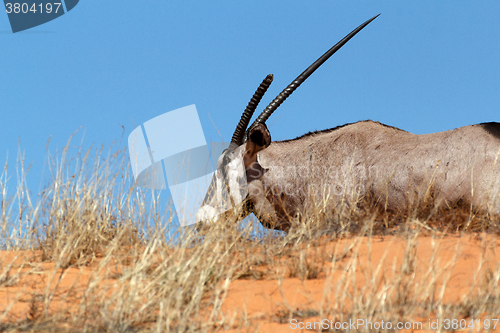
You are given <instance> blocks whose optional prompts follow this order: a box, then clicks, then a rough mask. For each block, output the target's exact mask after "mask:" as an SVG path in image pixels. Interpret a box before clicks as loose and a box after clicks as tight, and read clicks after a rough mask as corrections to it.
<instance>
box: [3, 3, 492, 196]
mask: <svg viewBox="0 0 500 333" xmlns="http://www.w3.org/2000/svg"><path fill="white" fill-rule="evenodd" d="M378 13H381V14H382V15H381V16H380V17H379V18H377V19H376V20H375V21H374V22H372V23H371V24H370V25H369V26H368V27H366V28H365V29H364V30H363V31H361V32H360V33H359V34H358V35H357V36H355V37H354V38H353V39H352V40H351V41H350V42H348V43H347V44H346V45H345V46H344V47H343V48H342V49H341V50H340V51H339V52H337V53H336V54H335V55H334V56H333V57H332V58H331V59H330V60H328V61H327V62H326V63H325V64H324V65H323V66H322V67H321V68H320V69H319V70H318V71H317V72H315V73H314V74H313V75H312V76H311V77H310V78H309V79H308V80H307V81H306V82H305V83H304V84H303V85H302V86H301V87H300V88H299V89H298V90H297V91H296V92H295V93H294V94H293V95H292V96H291V97H290V98H289V99H288V100H287V101H286V102H285V103H284V104H283V105H282V106H281V107H280V108H279V109H278V111H276V113H275V114H274V115H273V116H272V117H271V118H270V119H269V121H268V126H269V129H270V131H271V134H272V138H273V140H280V139H290V138H293V137H296V136H299V135H301V134H303V133H305V132H308V131H312V130H321V129H325V128H330V127H334V126H337V125H341V124H344V123H347V122H355V121H358V120H364V119H373V120H378V121H381V122H383V123H386V124H388V125H392V126H396V127H399V128H402V129H404V130H407V131H410V132H414V133H418V134H424V133H430V132H436V131H444V130H448V129H453V128H456V127H460V126H465V125H469V124H473V123H479V122H486V121H500V112H499V110H500V61H499V60H500V20H499V19H498V14H499V13H500V2H499V1H497V0H495V1H487V0H485V1H481V2H472V1H470V2H466V1H461V2H459V1H451V0H448V1H418V2H411V1H401V0H397V1H382V0H379V1H374V0H370V1H361V0H360V1H340V0H315V1H246V2H242V1H226V0H221V1H190V0H184V1H177V2H174V1H162V2H160V1H156V2H151V1H150V2H141V1H129V0H123V1H120V2H116V1H95V0H81V1H80V3H79V4H78V5H77V6H76V7H75V8H74V9H73V10H72V11H71V12H69V13H68V14H66V15H63V16H62V17H60V18H58V19H56V20H54V21H51V22H49V23H46V24H44V25H41V26H39V27H36V28H33V29H30V30H28V31H26V32H21V33H16V34H12V32H11V30H10V26H9V22H8V18H7V14H0V45H1V46H0V71H1V79H0V163H2V165H3V163H4V162H5V158H6V156H7V152H8V153H9V160H10V161H11V162H13V161H14V158H15V156H16V154H17V150H18V140H19V139H20V142H21V149H22V150H23V151H24V152H25V157H26V160H27V161H28V162H32V163H33V168H32V171H31V172H30V177H29V179H28V180H29V182H30V183H29V184H28V185H29V186H30V187H32V188H33V189H34V190H36V189H37V188H38V184H39V176H40V174H41V170H42V165H43V159H44V156H45V145H46V141H47V139H48V138H49V137H52V139H51V143H50V146H49V149H50V150H51V151H55V150H56V148H61V147H63V146H64V144H65V143H66V141H67V140H68V138H69V136H70V135H71V134H72V133H73V132H74V131H75V130H77V129H78V128H79V127H81V126H83V128H84V130H85V141H84V146H86V147H88V146H90V145H91V144H94V145H101V144H110V143H111V142H112V141H114V140H119V139H120V137H121V136H122V133H123V127H124V128H125V138H126V136H128V134H129V133H130V132H131V131H132V130H133V129H134V128H135V127H136V126H138V125H140V124H142V123H144V122H145V121H147V120H149V119H151V118H154V117H156V116H158V115H160V114H162V113H165V112H167V111H170V110H174V109H177V108H180V107H183V106H187V105H190V104H196V107H197V109H198V113H199V115H200V119H201V124H202V126H203V129H204V131H205V134H206V139H207V141H222V140H221V139H220V138H219V136H218V134H217V131H219V132H220V133H221V135H222V137H223V139H224V140H229V139H230V138H231V135H232V133H233V130H234V128H235V126H236V123H237V121H238V120H239V117H240V115H241V112H242V111H243V109H244V108H245V106H246V104H247V103H248V101H249V99H250V97H251V96H252V94H253V92H254V91H255V89H256V88H257V86H258V85H259V83H260V82H261V81H262V79H263V78H264V77H265V76H266V75H267V74H268V73H273V74H274V76H275V79H274V82H273V84H272V85H271V87H270V89H269V90H268V93H267V95H266V96H265V97H264V99H263V101H262V105H261V108H259V109H258V111H260V110H262V107H264V106H265V105H267V103H269V102H270V101H271V100H272V98H274V97H275V96H276V95H277V94H278V93H279V92H280V91H281V90H282V89H283V88H284V87H285V86H286V85H287V84H289V83H290V82H291V81H292V80H293V79H294V78H295V77H296V76H297V75H298V74H300V73H301V72H302V71H303V70H304V69H305V68H306V67H307V66H309V64H310V63H311V62H312V61H314V60H315V59H316V58H317V57H319V56H320V55H321V54H323V52H325V51H326V50H327V49H328V48H330V47H331V46H332V45H333V44H335V43H336V42H337V41H338V40H339V39H341V38H342V37H344V36H345V35H346V34H347V33H348V32H350V31H351V30H352V29H354V28H355V27H357V26H358V25H359V24H361V23H362V22H364V21H365V20H367V19H368V18H370V17H372V16H374V15H376V14H378ZM122 126H123V127H122ZM13 166H14V165H13V163H11V166H10V167H9V169H10V172H11V175H12V174H13V173H12V172H14V168H13Z"/></svg>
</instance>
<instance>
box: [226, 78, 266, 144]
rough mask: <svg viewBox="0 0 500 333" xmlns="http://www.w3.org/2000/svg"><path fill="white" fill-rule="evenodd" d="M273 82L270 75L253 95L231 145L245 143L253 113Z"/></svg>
mask: <svg viewBox="0 0 500 333" xmlns="http://www.w3.org/2000/svg"><path fill="white" fill-rule="evenodd" d="M272 82H273V74H269V75H268V76H266V78H265V79H264V81H262V83H261V84H260V86H259V88H257V90H256V91H255V93H254V94H253V97H252V99H251V100H250V102H249V103H248V105H247V107H246V109H245V111H244V112H243V114H242V115H241V119H240V122H239V123H238V126H236V130H235V131H234V134H233V138H232V139H231V144H234V145H237V146H239V145H241V144H242V143H243V136H244V135H245V131H246V130H247V127H248V123H249V122H250V119H252V116H253V113H254V112H255V109H256V108H257V105H259V102H260V100H261V99H262V96H264V94H265V93H266V91H267V88H269V86H270V85H271V83H272Z"/></svg>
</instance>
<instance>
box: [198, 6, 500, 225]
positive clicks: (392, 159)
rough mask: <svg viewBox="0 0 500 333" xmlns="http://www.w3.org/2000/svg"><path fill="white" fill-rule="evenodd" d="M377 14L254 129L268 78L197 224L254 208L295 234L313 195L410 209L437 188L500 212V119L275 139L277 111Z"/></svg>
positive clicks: (450, 199)
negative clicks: (428, 130) (446, 127)
mask: <svg viewBox="0 0 500 333" xmlns="http://www.w3.org/2000/svg"><path fill="white" fill-rule="evenodd" d="M377 16H378V15H377ZM377 16H375V17H373V18H371V19H370V20H368V21H366V22H365V23H363V24H362V25H360V26H359V27H358V28H356V29H355V30H353V31H352V32H351V33H350V34H348V35H347V36H346V37H344V38H343V39H342V40H341V41H340V42H338V43H337V44H336V45H334V46H333V47H332V48H331V49H330V50H328V51H327V52H326V53H325V54H324V55H322V56H321V57H320V58H319V59H318V60H316V61H315V62H314V63H313V64H312V65H311V66H309V67H308V68H307V69H306V70H305V71H304V72H303V73H302V74H300V75H299V76H298V77H297V78H296V79H295V80H294V81H293V82H292V83H291V84H290V85H289V86H288V87H286V88H285V89H284V90H283V91H282V92H281V93H280V94H279V95H278V96H277V97H276V98H275V99H274V100H273V101H272V102H271V103H270V104H269V105H268V106H267V107H266V108H265V109H264V111H263V112H262V113H261V114H260V115H259V117H258V118H257V119H256V120H255V121H254V123H253V124H252V125H251V126H250V127H249V128H248V130H247V127H248V124H249V122H250V119H251V118H252V115H253V112H254V111H255V109H256V107H257V104H258V103H259V101H260V100H261V98H262V96H263V95H264V93H265V92H266V90H267V88H268V87H269V85H270V84H271V82H272V79H273V76H272V74H270V75H268V76H267V77H266V79H265V80H264V81H263V82H262V83H261V85H260V86H259V88H258V89H257V91H256V92H255V94H254V96H253V98H252V99H251V101H250V103H249V104H248V106H247V108H246V109H245V111H244V112H243V115H242V117H241V120H240V121H239V123H238V125H237V127H236V130H235V132H234V135H233V137H232V140H231V143H230V145H229V148H228V149H226V150H225V151H224V152H223V154H222V155H221V156H220V158H219V160H218V164H217V170H216V172H215V175H214V177H213V179H212V183H211V185H210V187H209V190H208V191H207V194H206V196H205V199H204V201H203V204H202V206H201V207H200V209H199V210H198V211H197V213H196V222H201V223H200V224H198V229H200V228H201V227H205V226H206V225H207V224H208V223H209V222H211V223H214V222H216V221H217V220H219V219H225V220H227V219H228V218H231V217H232V220H234V221H237V220H241V219H242V218H244V217H246V216H247V215H248V214H250V213H254V214H255V215H256V216H257V218H258V219H259V221H260V222H261V223H262V225H263V226H265V227H266V228H270V229H276V230H284V231H288V230H289V229H290V227H291V225H292V223H291V222H292V220H293V219H294V218H296V217H297V216H299V215H300V214H301V212H303V211H305V210H307V209H308V207H309V206H310V205H311V203H312V202H316V203H318V202H319V203H324V204H330V205H333V206H332V207H335V206H336V205H337V206H338V205H345V206H355V205H357V203H359V200H360V198H361V197H363V196H365V195H370V197H372V198H374V199H375V200H376V201H377V202H378V203H380V204H381V205H382V206H383V208H384V209H386V210H392V211H401V210H405V209H407V208H408V207H409V206H410V205H411V204H413V203H415V202H418V201H419V200H423V199H424V197H426V196H428V195H429V194H430V193H429V192H432V197H433V199H434V202H436V203H441V204H448V205H449V204H450V203H456V202H459V201H461V202H464V203H466V204H467V205H470V206H471V207H473V208H474V209H475V210H479V211H483V212H485V213H487V214H498V213H500V166H499V164H500V161H499V156H500V123H496V122H490V123H482V124H477V125H470V126H466V127H461V128H457V129H454V130H450V131H446V132H439V133H432V134H425V135H417V134H412V133H409V132H406V131H404V130H401V129H398V128H395V127H391V126H387V125H384V124H381V123H379V122H375V121H370V120H368V121H360V122H356V123H352V124H346V125H343V126H338V127H335V128H332V129H327V130H323V131H319V132H312V133H308V134H305V135H303V136H301V137H298V138H295V139H292V140H286V141H274V142H272V141H271V135H270V133H269V131H268V129H267V127H266V120H267V119H268V118H269V117H270V116H271V114H272V113H273V112H274V111H275V110H276V109H277V108H278V107H279V105H281V104H282V103H283V102H284V101H285V99H286V98H287V97H288V96H290V94H291V93H292V92H293V91H294V90H295V89H297V87H299V86H300V85H301V84H302V83H303V82H304V81H305V80H306V79H307V78H308V77H309V76H310V75H311V74H312V73H313V72H314V71H315V70H316V69H317V68H318V67H320V66H321V65H322V64H323V63H324V62H325V61H326V60H327V59H328V58H329V57H330V56H332V55H333V54H334V53H335V52H336V51H337V50H338V49H340V48H341V47H342V46H343V45H344V44H345V43H346V42H347V41H349V40H350V39H351V38H352V37H353V36H354V35H356V34H357V33H358V32H359V31H361V30H362V29H363V28H364V27H365V26H367V25H368V24H369V23H370V22H372V21H373V20H374V19H375V18H376V17H377ZM242 178H243V179H242ZM242 180H244V181H243V182H242ZM239 184H245V186H246V188H245V191H240V190H239V189H238V188H237V186H238V185H239ZM221 189H223V190H226V192H227V193H229V200H230V201H231V203H233V204H232V205H231V204H229V205H227V204H226V206H225V207H226V208H221V207H222V206H224V205H222V206H221V200H226V201H227V200H228V198H227V196H226V198H225V199H224V198H222V197H221V193H222V192H221ZM227 207H230V209H227Z"/></svg>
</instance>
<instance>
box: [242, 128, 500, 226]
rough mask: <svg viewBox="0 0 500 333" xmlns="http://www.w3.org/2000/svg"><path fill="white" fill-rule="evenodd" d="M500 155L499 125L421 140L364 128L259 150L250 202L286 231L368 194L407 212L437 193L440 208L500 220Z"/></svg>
mask: <svg viewBox="0 0 500 333" xmlns="http://www.w3.org/2000/svg"><path fill="white" fill-rule="evenodd" d="M499 154H500V124H499V123H485V124H479V125H471V126H466V127H461V128H457V129H454V130H450V131H446V132H440V133H432V134H425V135H417V134H412V133H409V132H406V131H403V130H400V129H397V128H394V127H389V126H386V125H382V124H380V123H378V122H373V121H363V122H358V123H354V124H349V125H345V126H342V127H339V128H336V129H332V130H327V131H323V132H318V133H311V134H308V135H305V136H303V137H300V138H297V139H294V140H289V141H283V142H272V143H271V144H270V145H269V146H268V147H267V148H265V149H262V150H260V151H259V152H258V153H257V163H258V164H259V165H260V167H261V168H262V169H263V172H262V175H261V177H260V178H259V179H249V189H250V196H249V200H250V201H251V202H252V204H253V206H254V212H255V213H256V215H257V216H258V217H259V218H260V219H261V222H264V223H265V224H275V225H276V226H277V229H285V230H286V229H287V228H288V227H289V225H290V218H293V217H295V216H296V215H297V213H301V212H302V211H304V210H306V209H307V208H308V207H309V206H310V205H311V204H315V205H318V204H325V205H331V206H332V207H335V206H338V205H353V204H356V203H357V202H358V201H359V200H360V199H362V197H363V196H364V195H366V194H369V195H370V196H371V197H373V198H374V199H376V200H377V201H378V202H379V203H381V204H382V205H383V206H384V207H385V208H386V209H389V210H393V211H400V210H404V209H406V208H407V207H408V206H409V205H410V204H412V203H414V202H415V200H422V199H423V198H424V196H425V195H426V194H427V195H428V194H429V190H432V192H433V195H434V198H435V199H436V200H437V202H442V203H455V202H457V201H459V200H462V201H464V202H466V203H471V204H472V205H473V207H475V208H477V209H479V210H484V211H487V212H489V213H494V214H497V213H499V211H500V197H499V195H500V165H499V164H500V161H498V159H499ZM254 169H255V165H254ZM312 201H314V202H312Z"/></svg>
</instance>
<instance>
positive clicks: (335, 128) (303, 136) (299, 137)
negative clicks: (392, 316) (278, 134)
mask: <svg viewBox="0 0 500 333" xmlns="http://www.w3.org/2000/svg"><path fill="white" fill-rule="evenodd" d="M365 122H371V123H375V124H379V125H382V126H384V127H387V128H392V129H395V130H398V131H402V132H406V131H405V130H402V129H400V128H397V127H394V126H389V125H386V124H382V123H381V122H378V121H373V120H361V121H356V122H354V123H347V124H344V125H339V126H337V127H333V128H329V129H324V130H320V131H313V132H309V133H306V134H303V135H301V136H298V137H296V138H295V139H288V140H282V141H273V142H283V143H284V142H291V141H295V140H300V139H303V138H306V137H309V136H311V135H319V134H325V133H330V132H333V131H336V130H338V129H340V128H342V127H346V126H349V125H353V124H357V123H365Z"/></svg>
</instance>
